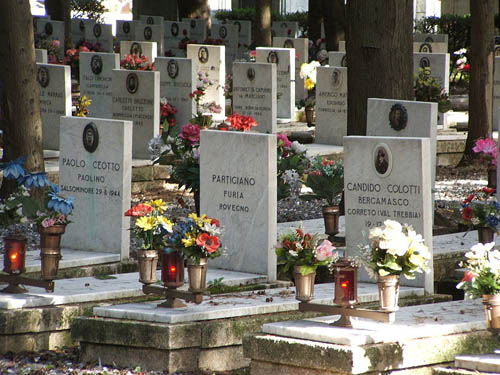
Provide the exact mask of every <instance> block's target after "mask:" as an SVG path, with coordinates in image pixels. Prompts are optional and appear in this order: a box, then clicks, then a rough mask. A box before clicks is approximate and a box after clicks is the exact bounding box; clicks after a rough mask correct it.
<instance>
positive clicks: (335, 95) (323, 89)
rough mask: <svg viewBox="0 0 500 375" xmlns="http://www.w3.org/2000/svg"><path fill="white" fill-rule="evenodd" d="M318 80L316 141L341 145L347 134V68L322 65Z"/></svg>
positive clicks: (318, 72)
mask: <svg viewBox="0 0 500 375" xmlns="http://www.w3.org/2000/svg"><path fill="white" fill-rule="evenodd" d="M316 81H317V83H316V107H315V108H316V139H315V142H316V143H320V144H328V145H337V146H341V145H342V144H343V142H344V136H346V135H347V68H341V67H326V66H320V67H318V70H317V78H316Z"/></svg>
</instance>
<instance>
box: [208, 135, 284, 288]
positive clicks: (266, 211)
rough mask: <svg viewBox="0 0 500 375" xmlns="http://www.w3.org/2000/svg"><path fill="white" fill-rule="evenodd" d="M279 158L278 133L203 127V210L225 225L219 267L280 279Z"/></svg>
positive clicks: (217, 262) (213, 262) (271, 279)
mask: <svg viewBox="0 0 500 375" xmlns="http://www.w3.org/2000/svg"><path fill="white" fill-rule="evenodd" d="M276 157H277V156H276V136H275V135H274V134H271V135H267V134H257V133H242V132H233V131H227V132H221V131H213V130H204V131H202V132H201V139H200V161H201V163H200V190H201V193H200V197H201V199H200V209H201V211H200V212H201V213H204V214H207V215H208V216H210V217H214V218H217V219H218V220H219V221H220V223H221V225H222V226H224V228H225V229H224V232H223V234H222V243H223V246H225V247H226V249H227V253H226V254H225V255H224V256H223V257H220V258H218V259H211V260H210V264H213V265H214V266H215V267H219V268H223V269H229V270H233V271H240V272H250V273H257V274H265V275H267V277H268V279H269V280H270V281H274V280H276V255H275V252H274V245H275V244H276V238H277V237H276V220H277V218H276V206H277V201H276V173H277V172H276ZM228 160H231V163H228V162H227V161H228ZM242 228H245V229H244V230H242Z"/></svg>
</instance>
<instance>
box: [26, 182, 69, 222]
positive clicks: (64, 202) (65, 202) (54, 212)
mask: <svg viewBox="0 0 500 375" xmlns="http://www.w3.org/2000/svg"><path fill="white" fill-rule="evenodd" d="M73 208H74V205H73V198H72V197H68V198H65V197H63V196H61V195H60V193H59V187H58V186H57V185H56V184H50V188H49V189H47V190H46V191H45V203H44V205H43V206H42V207H41V208H39V209H38V210H37V211H36V217H35V221H36V222H37V223H38V224H39V225H41V226H42V227H44V228H49V227H51V226H53V225H61V224H63V225H66V224H69V223H70V221H69V220H68V216H69V215H70V214H71V212H72V211H73Z"/></svg>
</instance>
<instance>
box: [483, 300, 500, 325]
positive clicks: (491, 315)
mask: <svg viewBox="0 0 500 375" xmlns="http://www.w3.org/2000/svg"><path fill="white" fill-rule="evenodd" d="M483 305H484V313H485V316H486V327H487V328H488V329H500V294H493V295H483Z"/></svg>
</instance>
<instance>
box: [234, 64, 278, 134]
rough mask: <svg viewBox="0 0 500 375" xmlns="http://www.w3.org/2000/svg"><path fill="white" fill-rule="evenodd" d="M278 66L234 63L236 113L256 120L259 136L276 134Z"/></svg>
mask: <svg viewBox="0 0 500 375" xmlns="http://www.w3.org/2000/svg"><path fill="white" fill-rule="evenodd" d="M276 85H277V84H276V64H268V63H239V62H238V63H234V65H233V113H234V112H235V113H239V114H241V115H245V116H252V117H253V118H255V120H256V121H257V122H258V123H259V126H257V127H256V128H255V129H254V130H255V131H257V132H259V133H268V134H269V133H276V132H277V125H276V113H277V103H276V99H275V98H276Z"/></svg>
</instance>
